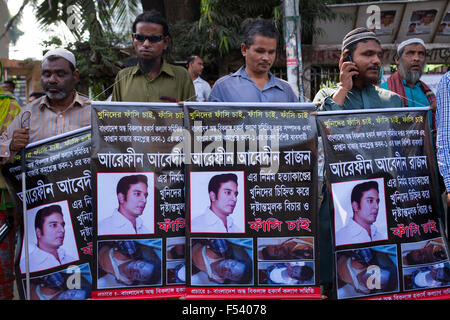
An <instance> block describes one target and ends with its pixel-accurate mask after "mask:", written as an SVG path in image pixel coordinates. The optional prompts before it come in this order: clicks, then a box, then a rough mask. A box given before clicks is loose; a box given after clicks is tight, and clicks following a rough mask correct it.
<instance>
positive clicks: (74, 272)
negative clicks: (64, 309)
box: [22, 263, 92, 300]
mask: <svg viewBox="0 0 450 320" xmlns="http://www.w3.org/2000/svg"><path fill="white" fill-rule="evenodd" d="M22 284H23V290H24V291H26V279H23V281H22ZM91 291H92V276H91V269H90V267H89V263H85V264H82V265H79V266H75V265H72V266H69V267H68V268H67V269H63V270H61V271H57V272H53V273H50V274H45V275H43V276H39V277H32V278H30V300H86V299H89V298H91Z"/></svg>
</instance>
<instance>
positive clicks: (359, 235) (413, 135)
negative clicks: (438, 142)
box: [317, 108, 450, 300]
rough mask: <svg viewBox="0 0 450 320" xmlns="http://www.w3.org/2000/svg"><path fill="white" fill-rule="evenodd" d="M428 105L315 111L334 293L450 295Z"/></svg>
mask: <svg viewBox="0 0 450 320" xmlns="http://www.w3.org/2000/svg"><path fill="white" fill-rule="evenodd" d="M427 112H428V108H407V109H376V110H360V111H354V110H353V111H351V112H350V111H334V112H333V111H331V112H319V113H318V116H317V119H318V124H319V129H320V133H321V136H322V141H323V144H324V145H323V147H324V151H325V168H326V181H327V188H328V192H329V199H330V201H329V208H330V210H329V211H330V222H331V232H332V235H333V241H334V243H333V245H334V257H333V262H334V268H333V270H334V274H335V276H334V290H333V291H334V297H335V298H337V299H385V300H399V299H449V298H450V277H449V271H450V263H449V259H448V248H447V239H446V237H445V234H444V233H443V228H442V223H441V215H440V208H441V206H440V201H441V199H440V194H439V191H438V185H437V171H436V165H435V158H434V153H433V147H432V143H431V134H430V126H429V118H428V114H427Z"/></svg>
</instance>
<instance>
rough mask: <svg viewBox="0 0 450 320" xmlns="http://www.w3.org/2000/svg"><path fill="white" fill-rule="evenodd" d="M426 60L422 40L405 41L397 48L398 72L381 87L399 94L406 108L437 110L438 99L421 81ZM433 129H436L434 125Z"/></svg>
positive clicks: (396, 61)
mask: <svg viewBox="0 0 450 320" xmlns="http://www.w3.org/2000/svg"><path fill="white" fill-rule="evenodd" d="M425 60H426V49H425V43H424V42H423V40H422V39H419V38H411V39H408V40H405V41H403V42H402V43H400V44H399V45H398V47H397V56H396V57H395V63H396V64H397V67H398V68H397V71H396V72H394V73H393V74H392V75H391V76H390V77H389V78H388V79H387V81H386V82H384V83H382V84H381V87H382V88H384V89H388V90H391V91H393V92H395V93H397V94H399V95H400V97H402V100H403V104H404V105H405V106H406V107H427V106H431V107H432V110H435V109H436V97H435V95H434V93H433V91H431V89H430V88H429V87H428V86H427V85H426V84H425V83H424V82H423V81H420V77H421V76H422V73H423V69H424V67H425V63H426V61H425ZM433 119H434V115H433ZM433 129H435V126H434V125H433Z"/></svg>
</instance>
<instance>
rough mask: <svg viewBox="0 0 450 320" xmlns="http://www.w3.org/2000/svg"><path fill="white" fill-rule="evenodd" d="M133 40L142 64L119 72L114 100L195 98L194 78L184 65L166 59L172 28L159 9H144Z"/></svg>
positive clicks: (147, 100)
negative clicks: (170, 29)
mask: <svg viewBox="0 0 450 320" xmlns="http://www.w3.org/2000/svg"><path fill="white" fill-rule="evenodd" d="M132 30H133V34H132V37H131V38H132V41H133V47H134V50H135V51H136V54H137V58H138V63H137V65H136V66H133V67H129V68H125V69H123V70H121V71H119V73H118V74H117V77H116V80H115V84H114V87H113V95H112V101H139V102H177V101H189V100H190V101H195V89H194V84H193V83H192V79H191V77H190V75H189V73H188V72H187V70H186V69H185V68H184V67H181V66H175V65H172V64H169V63H167V61H166V60H165V59H164V58H163V54H164V52H165V51H166V50H167V47H168V46H169V39H170V36H169V27H168V25H167V22H166V20H165V19H164V17H163V16H162V15H161V14H160V13H159V12H157V11H154V10H152V11H149V12H144V13H142V14H140V15H139V16H137V17H136V20H135V21H134V23H133V28H132Z"/></svg>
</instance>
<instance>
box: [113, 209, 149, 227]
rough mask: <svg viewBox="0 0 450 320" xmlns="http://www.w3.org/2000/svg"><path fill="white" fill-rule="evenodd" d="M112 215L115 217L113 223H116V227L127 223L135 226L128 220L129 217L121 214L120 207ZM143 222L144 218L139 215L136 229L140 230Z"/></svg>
mask: <svg viewBox="0 0 450 320" xmlns="http://www.w3.org/2000/svg"><path fill="white" fill-rule="evenodd" d="M112 217H113V224H114V226H115V227H117V228H121V227H123V226H125V225H129V226H131V227H132V228H133V225H132V223H131V221H130V220H128V219H127V218H125V217H124V216H123V214H121V213H120V212H119V210H118V209H115V210H114V214H113V216H112ZM143 223H144V222H143V221H142V219H141V218H140V217H137V218H136V230H140V228H141V227H142V225H143Z"/></svg>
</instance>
